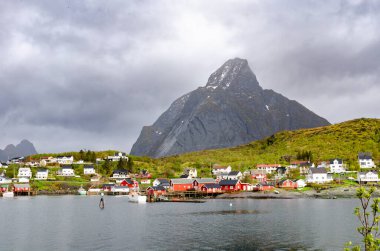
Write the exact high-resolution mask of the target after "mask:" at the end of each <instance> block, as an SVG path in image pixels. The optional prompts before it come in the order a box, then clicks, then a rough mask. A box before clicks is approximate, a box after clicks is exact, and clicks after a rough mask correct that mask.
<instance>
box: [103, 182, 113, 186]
mask: <svg viewBox="0 0 380 251" xmlns="http://www.w3.org/2000/svg"><path fill="white" fill-rule="evenodd" d="M113 186H115V184H113V183H110V184H103V187H113Z"/></svg>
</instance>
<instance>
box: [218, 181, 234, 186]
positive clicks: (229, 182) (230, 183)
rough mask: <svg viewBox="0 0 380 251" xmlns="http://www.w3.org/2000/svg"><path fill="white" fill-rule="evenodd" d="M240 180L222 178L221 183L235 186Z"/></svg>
mask: <svg viewBox="0 0 380 251" xmlns="http://www.w3.org/2000/svg"><path fill="white" fill-rule="evenodd" d="M238 182H239V180H221V181H220V182H219V185H221V186H235V185H236V184H237V183H238Z"/></svg>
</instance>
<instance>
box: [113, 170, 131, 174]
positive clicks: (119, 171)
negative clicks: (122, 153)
mask: <svg viewBox="0 0 380 251" xmlns="http://www.w3.org/2000/svg"><path fill="white" fill-rule="evenodd" d="M112 173H113V174H115V173H125V174H128V170H126V169H117V170H115V171H113V172H112Z"/></svg>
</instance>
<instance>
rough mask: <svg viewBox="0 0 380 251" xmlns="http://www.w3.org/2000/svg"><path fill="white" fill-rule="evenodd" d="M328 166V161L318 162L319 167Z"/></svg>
mask: <svg viewBox="0 0 380 251" xmlns="http://www.w3.org/2000/svg"><path fill="white" fill-rule="evenodd" d="M327 167H328V163H327V161H321V162H319V163H318V166H317V168H327Z"/></svg>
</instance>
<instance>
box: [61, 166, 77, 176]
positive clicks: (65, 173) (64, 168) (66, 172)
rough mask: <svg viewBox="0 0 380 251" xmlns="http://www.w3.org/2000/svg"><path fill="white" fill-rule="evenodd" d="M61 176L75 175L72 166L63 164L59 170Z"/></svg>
mask: <svg viewBox="0 0 380 251" xmlns="http://www.w3.org/2000/svg"><path fill="white" fill-rule="evenodd" d="M58 175H59V176H75V173H74V169H73V168H72V167H71V166H62V167H61V169H60V170H59V171H58Z"/></svg>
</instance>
